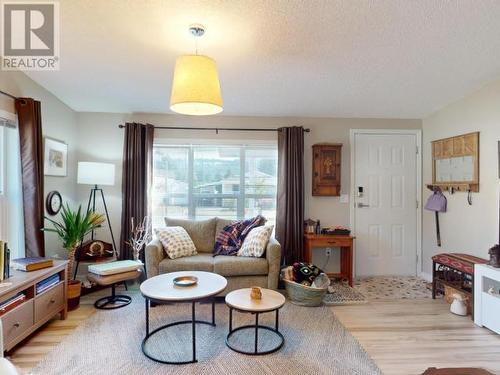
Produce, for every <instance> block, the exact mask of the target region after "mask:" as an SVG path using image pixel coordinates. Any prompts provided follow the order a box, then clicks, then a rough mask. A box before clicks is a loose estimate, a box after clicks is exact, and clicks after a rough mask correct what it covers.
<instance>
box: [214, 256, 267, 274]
mask: <svg viewBox="0 0 500 375" xmlns="http://www.w3.org/2000/svg"><path fill="white" fill-rule="evenodd" d="M212 259H213V260H214V271H213V272H215V273H218V274H219V275H222V276H255V275H267V272H268V269H269V266H268V263H267V259H265V258H251V257H235V256H231V255H219V256H216V257H214V258H212Z"/></svg>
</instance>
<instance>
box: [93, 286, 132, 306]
mask: <svg viewBox="0 0 500 375" xmlns="http://www.w3.org/2000/svg"><path fill="white" fill-rule="evenodd" d="M115 288H116V284H112V285H111V296H108V297H103V298H99V299H98V300H97V301H95V302H94V307H95V308H96V309H100V310H114V309H119V308H121V307H125V306H127V305H129V304H130V302H132V298H131V297H130V296H126V295H123V294H116V289H115Z"/></svg>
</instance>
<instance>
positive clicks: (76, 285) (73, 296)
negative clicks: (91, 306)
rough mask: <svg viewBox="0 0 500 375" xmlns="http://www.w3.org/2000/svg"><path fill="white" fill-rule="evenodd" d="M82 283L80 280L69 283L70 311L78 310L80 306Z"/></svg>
mask: <svg viewBox="0 0 500 375" xmlns="http://www.w3.org/2000/svg"><path fill="white" fill-rule="evenodd" d="M81 293H82V282H81V281H80V280H70V281H68V310H69V311H71V310H76V309H77V308H78V306H79V305H80V295H81Z"/></svg>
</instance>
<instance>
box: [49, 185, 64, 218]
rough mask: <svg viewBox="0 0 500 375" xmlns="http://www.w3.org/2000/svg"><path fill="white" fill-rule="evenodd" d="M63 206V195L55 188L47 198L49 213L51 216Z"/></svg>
mask: <svg viewBox="0 0 500 375" xmlns="http://www.w3.org/2000/svg"><path fill="white" fill-rule="evenodd" d="M61 207H62V197H61V194H60V193H59V192H58V191H56V190H53V191H51V192H50V193H49V194H47V199H46V200H45V209H46V210H47V213H48V214H49V215H51V216H54V215H57V214H58V213H59V211H60V210H61Z"/></svg>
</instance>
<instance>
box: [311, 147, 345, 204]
mask: <svg viewBox="0 0 500 375" xmlns="http://www.w3.org/2000/svg"><path fill="white" fill-rule="evenodd" d="M312 148H313V173H312V195H313V196H339V195H340V169H341V156H342V144H341V143H319V144H315V145H313V146H312Z"/></svg>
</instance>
